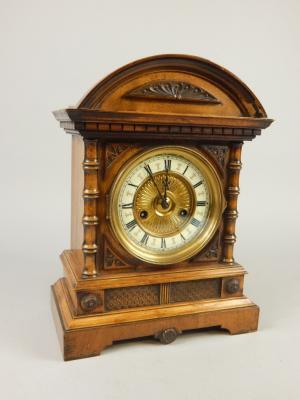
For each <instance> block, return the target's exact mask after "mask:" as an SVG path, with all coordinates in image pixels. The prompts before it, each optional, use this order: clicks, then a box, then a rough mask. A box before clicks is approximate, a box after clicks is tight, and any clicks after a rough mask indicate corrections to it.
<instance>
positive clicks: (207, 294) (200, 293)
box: [170, 279, 221, 303]
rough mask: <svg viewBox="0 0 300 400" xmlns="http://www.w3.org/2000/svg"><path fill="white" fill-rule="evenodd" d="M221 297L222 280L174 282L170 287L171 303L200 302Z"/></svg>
mask: <svg viewBox="0 0 300 400" xmlns="http://www.w3.org/2000/svg"><path fill="white" fill-rule="evenodd" d="M220 296H221V279H203V280H197V281H186V282H174V283H171V285H170V303H178V302H185V301H198V300H204V299H212V298H218V297H220Z"/></svg>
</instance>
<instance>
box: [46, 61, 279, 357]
mask: <svg viewBox="0 0 300 400" xmlns="http://www.w3.org/2000/svg"><path fill="white" fill-rule="evenodd" d="M54 115H55V117H56V118H57V120H58V121H59V122H60V125H61V127H62V128H64V130H65V131H66V132H67V133H70V134H71V135H72V213H71V214H72V218H71V219H72V220H71V224H72V229H71V246H70V250H65V251H64V252H63V253H62V255H61V259H62V263H63V268H64V278H61V279H59V280H58V282H56V283H55V285H54V286H53V288H52V289H53V290H52V294H53V296H52V298H53V311H54V314H55V317H56V321H57V327H58V332H59V336H60V338H61V343H62V348H63V353H64V358H65V360H70V359H75V358H81V357H88V356H94V355H98V354H100V352H101V350H102V349H104V348H105V347H107V346H109V345H111V344H112V343H113V342H115V341H119V340H123V339H129V338H136V337H145V336H154V337H155V338H157V339H159V340H160V341H161V342H162V343H170V342H172V341H173V340H174V339H175V338H176V337H177V336H178V335H179V334H180V333H181V332H183V331H185V330H191V329H197V328H205V327H220V328H223V329H226V330H228V331H229V332H230V333H231V334H236V333H243V332H251V331H255V330H256V329H257V324H258V313H259V309H258V307H257V306H256V305H255V304H254V303H252V302H251V301H250V300H249V299H248V298H247V297H246V296H245V295H244V294H243V283H244V275H245V269H244V268H243V267H242V266H241V265H240V264H238V263H237V262H236V261H235V260H234V257H233V248H234V243H235V241H236V236H235V222H236V219H237V216H238V212H237V198H238V194H239V174H240V169H241V165H242V164H241V149H242V145H243V142H244V141H250V140H252V139H254V138H255V137H256V136H257V135H259V134H260V133H261V130H262V129H264V128H266V127H268V126H269V125H270V123H271V122H272V120H270V119H268V118H267V115H266V112H265V110H264V108H263V107H262V105H261V104H260V102H259V101H258V99H257V98H256V97H255V95H254V94H253V93H252V92H251V91H250V89H249V88H248V87H247V86H246V85H245V84H244V83H242V82H241V81H240V80H239V79H238V78H237V77H235V76H234V75H233V74H231V73H230V72H228V71H227V70H225V69H224V68H221V67H219V66H218V65H216V64H214V63H212V62H210V61H207V60H205V59H202V58H198V57H191V56H185V55H161V56H155V57H150V58H145V59H142V60H138V61H136V62H134V63H131V64H129V65H126V66H125V67H123V68H120V69H118V70H117V71H115V72H114V73H112V74H111V75H109V76H108V77H106V78H105V79H103V80H102V81H101V82H100V83H98V84H97V85H96V86H95V87H94V88H93V89H92V90H91V91H90V92H89V93H88V94H87V95H86V96H85V97H84V98H83V100H82V101H81V102H80V104H79V105H78V107H76V108H68V109H65V110H59V111H55V112H54Z"/></svg>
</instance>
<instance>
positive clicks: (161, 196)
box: [110, 146, 223, 264]
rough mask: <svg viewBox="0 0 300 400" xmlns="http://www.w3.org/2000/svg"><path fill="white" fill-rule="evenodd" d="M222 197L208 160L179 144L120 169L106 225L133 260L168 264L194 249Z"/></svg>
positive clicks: (211, 227) (215, 219)
mask: <svg viewBox="0 0 300 400" xmlns="http://www.w3.org/2000/svg"><path fill="white" fill-rule="evenodd" d="M222 204H223V197H222V193H221V185H220V182H219V178H218V175H217V173H216V171H215V170H214V168H213V166H212V165H210V163H209V162H208V160H206V158H205V157H204V156H203V155H202V154H200V153H197V152H195V151H192V150H190V149H185V148H182V147H167V146H164V147H160V148H157V149H155V150H150V151H148V152H144V153H143V154H142V155H140V156H137V157H135V158H134V160H132V161H131V162H130V163H129V164H128V165H127V166H125V167H124V169H123V170H122V171H121V172H120V174H119V176H118V178H117V180H116V182H115V184H114V186H113V188H112V201H111V212H110V214H111V216H112V227H113V230H114V232H115V234H116V236H117V237H118V239H119V241H120V242H121V244H122V245H123V246H124V247H125V248H126V249H127V250H128V251H129V252H130V253H132V254H133V255H135V256H136V257H137V258H140V259H142V260H144V261H147V262H150V263H154V264H156V263H157V264H158V263H159V264H171V263H174V262H179V261H182V260H183V259H186V258H188V257H191V256H192V255H194V254H195V253H197V252H199V251H200V250H201V248H203V247H204V246H205V244H206V243H207V239H209V238H211V236H212V235H213V233H214V232H215V230H216V228H217V225H218V223H219V221H220V217H221V213H222V210H223V209H222Z"/></svg>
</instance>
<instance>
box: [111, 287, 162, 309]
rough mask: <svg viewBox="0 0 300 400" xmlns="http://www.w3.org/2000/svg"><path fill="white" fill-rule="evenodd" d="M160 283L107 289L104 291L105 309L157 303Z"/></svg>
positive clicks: (145, 305)
mask: <svg viewBox="0 0 300 400" xmlns="http://www.w3.org/2000/svg"><path fill="white" fill-rule="evenodd" d="M159 300H160V285H147V286H131V287H122V288H117V289H107V290H105V292H104V304H105V310H106V311H114V310H122V309H126V308H135V307H147V306H154V305H158V304H159Z"/></svg>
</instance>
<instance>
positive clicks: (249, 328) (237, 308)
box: [52, 279, 259, 361]
mask: <svg viewBox="0 0 300 400" xmlns="http://www.w3.org/2000/svg"><path fill="white" fill-rule="evenodd" d="M70 303H71V300H70V299H69V297H68V292H67V288H66V283H65V281H64V279H60V280H59V281H58V282H56V283H55V285H53V287H52V310H53V315H54V320H55V323H56V327H57V333H58V336H59V341H60V344H61V348H62V352H63V356H64V360H65V361H68V360H74V359H78V358H84V357H92V356H97V355H100V353H101V352H102V350H104V349H105V348H106V347H108V346H111V345H112V344H113V343H114V342H117V341H122V340H126V339H133V338H142V337H149V336H152V337H153V338H160V337H161V335H162V334H164V332H166V331H168V330H172V331H176V332H177V335H175V337H173V340H171V341H174V340H175V339H176V336H178V335H179V334H181V333H182V332H183V331H188V330H193V329H200V328H208V327H218V328H221V329H225V330H227V331H228V332H229V333H230V334H232V335H234V334H240V333H247V332H253V331H256V330H257V325H258V315H259V308H258V307H257V306H256V305H255V304H254V303H252V302H251V301H250V300H249V299H248V298H247V297H245V296H243V297H236V298H234V297H232V298H227V299H222V300H218V301H216V300H205V301H201V302H195V303H193V304H182V305H171V306H168V307H167V306H162V307H153V308H151V307H149V308H147V309H146V308H144V309H143V310H142V311H140V310H137V309H135V310H129V311H127V312H114V313H110V314H97V315H86V316H82V317H77V318H76V317H75V316H74V314H72V308H71V306H70ZM173 336H174V332H173ZM160 341H161V342H162V343H165V344H168V341H165V342H164V340H163V339H160ZM171 341H170V342H169V343H171Z"/></svg>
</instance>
